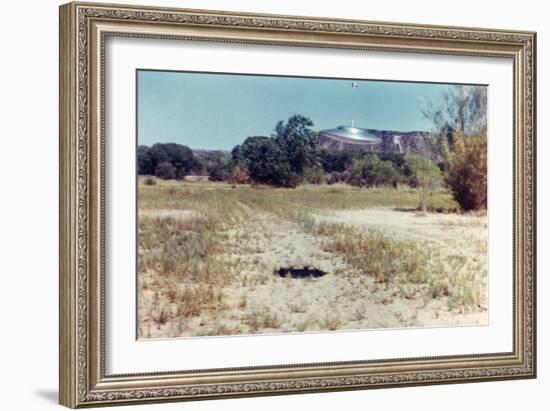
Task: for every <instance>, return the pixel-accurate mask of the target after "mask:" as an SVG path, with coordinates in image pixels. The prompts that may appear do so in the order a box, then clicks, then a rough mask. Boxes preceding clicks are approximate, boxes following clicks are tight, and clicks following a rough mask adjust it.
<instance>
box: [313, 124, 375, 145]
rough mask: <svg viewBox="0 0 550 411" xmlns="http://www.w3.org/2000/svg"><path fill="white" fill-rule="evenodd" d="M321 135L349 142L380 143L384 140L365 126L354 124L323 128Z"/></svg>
mask: <svg viewBox="0 0 550 411" xmlns="http://www.w3.org/2000/svg"><path fill="white" fill-rule="evenodd" d="M319 136H323V137H328V138H331V139H332V140H336V141H340V142H342V143H348V144H378V143H380V142H382V139H381V138H380V137H378V136H375V135H374V134H372V133H370V132H368V131H367V130H366V129H364V128H358V127H354V126H351V127H350V126H338V127H336V128H332V129H329V130H322V131H320V132H319Z"/></svg>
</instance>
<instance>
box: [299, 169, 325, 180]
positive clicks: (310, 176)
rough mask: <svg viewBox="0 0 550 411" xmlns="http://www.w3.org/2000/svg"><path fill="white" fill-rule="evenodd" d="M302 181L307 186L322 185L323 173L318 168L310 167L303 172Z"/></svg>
mask: <svg viewBox="0 0 550 411" xmlns="http://www.w3.org/2000/svg"><path fill="white" fill-rule="evenodd" d="M304 179H305V181H306V182H307V183H309V184H323V183H324V182H325V173H324V172H323V169H322V168H320V167H312V168H309V169H307V170H306V171H305V174H304Z"/></svg>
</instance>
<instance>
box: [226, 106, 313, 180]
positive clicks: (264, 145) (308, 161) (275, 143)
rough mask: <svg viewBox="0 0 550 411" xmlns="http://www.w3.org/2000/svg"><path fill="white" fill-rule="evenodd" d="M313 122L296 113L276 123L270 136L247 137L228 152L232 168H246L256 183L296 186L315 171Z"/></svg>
mask: <svg viewBox="0 0 550 411" xmlns="http://www.w3.org/2000/svg"><path fill="white" fill-rule="evenodd" d="M311 126H313V122H312V121H311V120H310V119H308V118H307V117H304V116H301V115H299V114H297V115H293V116H292V117H290V118H289V119H288V121H287V123H284V122H283V121H279V122H278V123H277V125H276V127H275V134H274V135H273V136H271V137H264V136H254V137H248V138H247V139H246V140H245V141H244V142H243V143H242V144H241V145H238V146H236V147H234V148H233V150H232V151H231V156H232V163H233V167H237V166H238V167H240V168H243V169H246V170H247V172H248V174H249V176H250V179H251V180H252V181H254V182H256V183H261V184H270V185H274V186H279V187H296V186H297V185H298V184H300V183H301V182H302V180H303V179H304V178H305V175H306V172H307V171H308V170H309V169H311V168H317V160H318V144H317V135H316V134H315V133H314V132H313V131H312V130H311V129H309V127H311ZM310 174H311V173H310Z"/></svg>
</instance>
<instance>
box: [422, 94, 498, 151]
mask: <svg viewBox="0 0 550 411" xmlns="http://www.w3.org/2000/svg"><path fill="white" fill-rule="evenodd" d="M440 100H441V101H437V102H434V101H430V102H428V103H427V104H426V105H425V106H424V107H423V109H422V113H423V115H424V116H425V117H426V118H427V119H428V120H430V121H431V122H432V126H433V133H432V134H433V137H434V143H435V145H436V148H437V149H438V151H439V154H440V156H441V158H443V159H444V160H445V161H446V160H447V159H448V158H449V156H450V155H451V154H452V153H453V152H454V145H455V142H454V136H455V134H456V133H461V134H463V135H470V134H476V133H479V132H481V130H483V129H486V128H487V87H483V86H465V85H455V86H451V87H450V88H448V89H446V90H445V91H444V92H442V94H441V99H440Z"/></svg>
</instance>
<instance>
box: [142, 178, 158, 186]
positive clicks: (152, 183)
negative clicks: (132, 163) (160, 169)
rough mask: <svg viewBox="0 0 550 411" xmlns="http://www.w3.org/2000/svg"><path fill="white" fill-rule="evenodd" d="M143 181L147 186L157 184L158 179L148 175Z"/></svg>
mask: <svg viewBox="0 0 550 411" xmlns="http://www.w3.org/2000/svg"><path fill="white" fill-rule="evenodd" d="M143 183H144V184H145V185H146V186H154V185H155V184H157V180H155V179H154V178H153V177H150V176H149V177H146V178H145V180H144V181H143Z"/></svg>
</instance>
